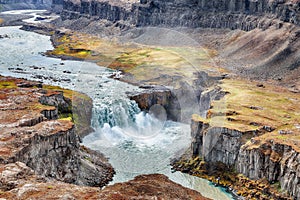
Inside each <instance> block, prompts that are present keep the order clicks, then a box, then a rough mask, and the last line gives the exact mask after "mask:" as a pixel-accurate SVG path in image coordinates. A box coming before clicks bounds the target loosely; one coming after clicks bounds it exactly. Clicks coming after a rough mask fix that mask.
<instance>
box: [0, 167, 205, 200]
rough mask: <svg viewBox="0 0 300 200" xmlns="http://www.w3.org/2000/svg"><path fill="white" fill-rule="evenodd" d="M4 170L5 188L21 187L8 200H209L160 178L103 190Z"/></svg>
mask: <svg viewBox="0 0 300 200" xmlns="http://www.w3.org/2000/svg"><path fill="white" fill-rule="evenodd" d="M12 169H13V170H12ZM0 170H1V171H2V170H3V171H2V172H1V173H0V175H2V176H1V177H2V178H0V181H2V183H3V184H4V185H7V184H14V185H17V187H16V188H14V189H12V190H10V191H8V192H5V193H1V194H0V197H1V198H5V199H79V200H80V199H101V200H102V199H103V200H105V199H107V200H115V199H182V200H185V199H186V200H190V199H194V200H205V199H208V198H205V197H202V196H201V195H200V194H199V193H198V192H196V191H194V190H190V189H187V188H184V187H182V186H180V185H178V184H176V183H174V182H172V181H170V180H169V179H168V178H167V177H166V176H164V175H159V174H154V175H141V176H138V177H136V178H135V179H134V180H132V181H129V182H126V183H119V184H115V185H112V186H108V187H106V188H105V189H104V190H101V189H100V188H95V187H84V186H77V185H72V184H66V183H63V182H58V181H48V182H46V183H45V182H44V181H43V180H42V179H40V178H39V177H37V176H36V175H34V174H33V170H31V169H30V168H28V167H27V166H26V165H25V164H23V163H20V162H18V163H14V164H10V165H5V166H3V167H0ZM25 177H26V179H25ZM3 180H4V181H3Z"/></svg>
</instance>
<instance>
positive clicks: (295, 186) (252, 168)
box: [236, 142, 300, 199]
mask: <svg viewBox="0 0 300 200" xmlns="http://www.w3.org/2000/svg"><path fill="white" fill-rule="evenodd" d="M299 160H300V154H299V153H298V152H296V151H295V150H293V149H292V148H291V147H290V146H288V145H284V144H277V143H272V142H271V143H269V144H265V145H264V146H263V147H262V148H253V149H249V148H247V145H245V146H243V148H241V149H240V151H239V156H238V162H237V163H236V169H237V170H238V171H239V172H241V173H243V174H245V175H246V176H248V177H250V178H252V179H258V178H264V177H266V178H267V179H268V180H269V181H273V182H276V181H279V182H280V185H281V187H282V189H284V190H287V191H289V194H290V195H291V196H293V197H294V198H295V199H299V198H300V184H299V180H300V171H299Z"/></svg>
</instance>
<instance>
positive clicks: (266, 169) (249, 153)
mask: <svg viewBox="0 0 300 200" xmlns="http://www.w3.org/2000/svg"><path fill="white" fill-rule="evenodd" d="M191 134H192V138H193V141H192V145H191V150H192V153H193V155H195V156H199V157H201V158H203V159H204V160H205V161H209V162H211V163H216V162H222V163H225V164H226V165H228V166H233V167H234V168H235V169H236V170H237V172H238V173H242V174H244V175H245V176H247V177H249V178H251V179H260V178H266V179H267V180H268V181H270V182H277V181H279V182H280V185H281V188H282V189H283V190H286V191H288V193H289V194H290V195H291V196H293V197H295V198H296V199H299V198H300V185H299V180H300V171H299V160H300V154H299V153H298V152H296V151H295V150H294V149H293V148H291V147H290V146H288V145H284V144H278V143H275V142H272V141H270V143H266V144H263V146H261V147H259V148H253V147H250V145H249V143H246V144H244V142H243V135H245V134H246V133H242V132H240V131H237V130H231V129H228V128H225V127H210V125H209V124H208V123H206V122H205V121H202V120H199V119H193V120H192V124H191ZM255 142H256V141H255V140H253V139H251V143H255Z"/></svg>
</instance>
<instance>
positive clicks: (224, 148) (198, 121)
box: [191, 116, 243, 166]
mask: <svg viewBox="0 0 300 200" xmlns="http://www.w3.org/2000/svg"><path fill="white" fill-rule="evenodd" d="M191 135H192V139H193V141H192V145H191V148H192V153H193V155H195V156H199V157H201V158H203V159H204V160H205V161H209V162H213V163H215V162H222V163H224V164H226V165H228V166H234V165H235V163H236V161H237V158H238V155H239V153H238V152H239V149H240V147H241V146H242V144H243V143H242V136H243V133H242V132H240V131H237V130H231V129H228V128H225V127H210V125H209V123H207V122H205V120H203V119H202V118H200V117H199V116H193V119H192V123H191Z"/></svg>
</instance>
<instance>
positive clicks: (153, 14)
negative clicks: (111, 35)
mask: <svg viewBox="0 0 300 200" xmlns="http://www.w3.org/2000/svg"><path fill="white" fill-rule="evenodd" d="M125 2H126V1H119V2H118V3H116V2H115V1H109V0H93V1H85V0H81V1H74V0H64V1H61V0H57V1H54V2H53V7H57V5H60V6H61V7H62V13H61V15H62V17H63V19H77V18H79V17H82V16H84V17H89V18H90V17H95V18H96V19H106V20H109V21H112V22H117V21H129V23H130V24H134V25H136V26H164V27H176V26H183V27H192V28H195V27H204V28H230V29H242V30H246V31H249V30H252V29H254V28H266V27H269V26H270V25H272V24H274V23H280V21H281V22H290V23H294V24H297V25H299V24H300V15H299V8H300V5H299V1H289V0H282V1H279V0H276V1H271V0H261V1H254V0H246V1H242V0H222V1H219V0H213V1H208V0H201V1H194V0H177V1H172V0H167V1H160V0H140V2H138V1H127V3H125ZM274 19H276V20H274Z"/></svg>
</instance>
